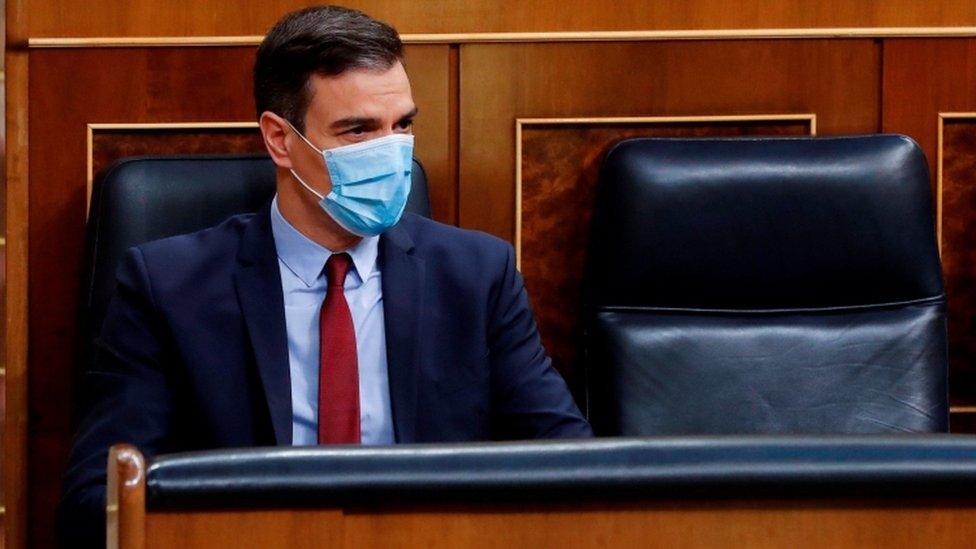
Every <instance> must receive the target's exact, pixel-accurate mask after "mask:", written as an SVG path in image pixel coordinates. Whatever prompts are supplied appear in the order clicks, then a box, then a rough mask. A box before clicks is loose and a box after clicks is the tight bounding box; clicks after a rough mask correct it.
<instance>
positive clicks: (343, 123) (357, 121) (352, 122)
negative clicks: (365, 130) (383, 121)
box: [330, 107, 418, 130]
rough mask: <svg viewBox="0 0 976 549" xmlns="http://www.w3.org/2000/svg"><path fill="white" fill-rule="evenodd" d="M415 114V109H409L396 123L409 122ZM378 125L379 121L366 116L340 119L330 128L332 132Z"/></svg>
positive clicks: (416, 110)
mask: <svg viewBox="0 0 976 549" xmlns="http://www.w3.org/2000/svg"><path fill="white" fill-rule="evenodd" d="M417 112H418V109H417V107H414V108H412V109H410V112H408V113H407V114H405V115H403V116H401V117H400V118H399V120H398V122H399V121H403V120H409V119H411V118H413V117H415V116H417ZM378 125H379V120H377V119H375V118H369V117H366V116H350V117H347V118H340V119H339V120H336V121H335V122H333V123H332V124H331V126H330V127H331V128H332V129H334V130H338V129H342V128H351V127H354V126H366V127H374V126H378Z"/></svg>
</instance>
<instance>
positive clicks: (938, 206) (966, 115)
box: [935, 112, 976, 411]
mask: <svg viewBox="0 0 976 549" xmlns="http://www.w3.org/2000/svg"><path fill="white" fill-rule="evenodd" d="M946 120H949V121H953V120H973V121H974V122H976V112H940V113H939V136H938V138H939V145H938V151H937V156H938V159H937V160H936V172H935V173H936V175H935V235H936V242H937V243H938V245H939V255H942V156H943V151H942V149H943V143H942V140H943V137H944V134H945V122H946ZM974 411H976V408H974Z"/></svg>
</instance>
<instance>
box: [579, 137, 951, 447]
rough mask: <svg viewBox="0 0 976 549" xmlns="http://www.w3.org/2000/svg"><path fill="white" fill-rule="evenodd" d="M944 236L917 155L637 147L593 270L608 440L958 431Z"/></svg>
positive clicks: (742, 142) (597, 225)
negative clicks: (938, 234)
mask: <svg viewBox="0 0 976 549" xmlns="http://www.w3.org/2000/svg"><path fill="white" fill-rule="evenodd" d="M933 218H934V216H933V209H932V200H931V190H930V187H929V175H928V168H927V165H926V161H925V158H924V156H923V154H922V152H921V151H920V149H919V147H918V146H917V144H916V143H915V142H914V141H912V140H910V139H909V138H906V137H904V136H897V135H874V136H863V137H840V138H768V139H690V140H684V139H634V140H629V141H624V142H621V143H619V144H618V145H616V146H615V147H614V148H613V149H612V150H611V151H610V152H609V153H608V154H607V157H606V159H605V164H604V165H603V168H602V172H601V175H600V182H599V188H598V191H597V201H596V205H595V211H594V219H593V232H592V241H591V246H590V252H589V257H588V260H587V269H588V271H587V292H586V293H587V301H588V308H587V311H588V313H587V328H586V329H587V337H586V347H587V349H586V352H587V367H586V373H587V384H588V407H589V416H590V419H591V421H592V422H593V424H594V428H595V429H596V430H597V432H598V433H599V434H603V435H655V434H707V433H874V432H899V431H946V430H947V428H948V409H947V397H946V392H947V381H946V369H947V367H946V366H947V358H946V326H945V296H944V291H943V285H942V273H941V267H940V263H939V255H938V251H937V248H936V242H935V234H934V230H933Z"/></svg>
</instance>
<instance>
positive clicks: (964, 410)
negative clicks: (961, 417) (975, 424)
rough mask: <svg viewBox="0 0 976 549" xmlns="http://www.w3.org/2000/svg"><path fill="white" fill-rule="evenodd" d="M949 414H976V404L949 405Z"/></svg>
mask: <svg viewBox="0 0 976 549" xmlns="http://www.w3.org/2000/svg"><path fill="white" fill-rule="evenodd" d="M949 413H950V414H976V406H949Z"/></svg>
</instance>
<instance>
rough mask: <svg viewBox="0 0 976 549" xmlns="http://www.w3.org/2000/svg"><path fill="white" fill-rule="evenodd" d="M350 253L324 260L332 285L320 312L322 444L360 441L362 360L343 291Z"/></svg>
mask: <svg viewBox="0 0 976 549" xmlns="http://www.w3.org/2000/svg"><path fill="white" fill-rule="evenodd" d="M350 262H351V259H350V257H349V254H333V255H331V256H329V260H328V261H326V262H325V274H326V277H327V278H328V282H329V287H328V289H326V291H325V301H323V302H322V312H321V313H320V315H319V444H358V443H359V442H360V438H359V437H360V434H359V360H358V358H357V356H356V330H355V328H353V324H352V314H350V313H349V304H348V303H346V296H345V294H344V293H343V287H342V286H343V284H344V283H345V281H346V273H347V272H348V271H349V263H350Z"/></svg>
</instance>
